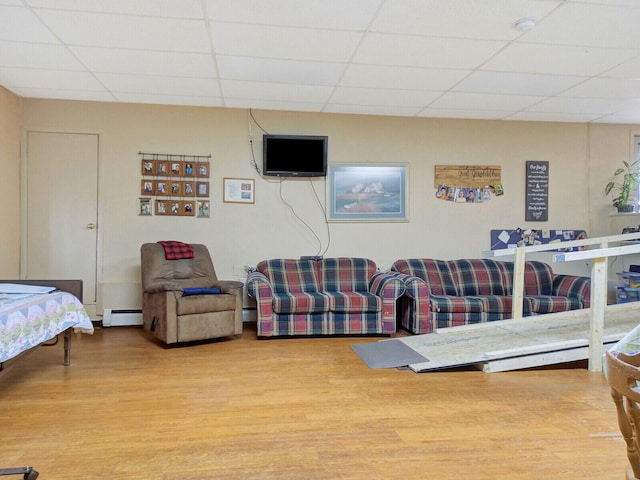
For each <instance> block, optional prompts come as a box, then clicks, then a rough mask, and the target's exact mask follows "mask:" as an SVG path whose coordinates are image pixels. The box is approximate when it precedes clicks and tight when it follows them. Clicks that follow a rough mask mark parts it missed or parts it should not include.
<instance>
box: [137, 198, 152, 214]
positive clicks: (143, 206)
mask: <svg viewBox="0 0 640 480" xmlns="http://www.w3.org/2000/svg"><path fill="white" fill-rule="evenodd" d="M152 208H153V207H152V205H151V198H148V197H140V198H139V199H138V215H140V216H149V215H152V214H153V211H152Z"/></svg>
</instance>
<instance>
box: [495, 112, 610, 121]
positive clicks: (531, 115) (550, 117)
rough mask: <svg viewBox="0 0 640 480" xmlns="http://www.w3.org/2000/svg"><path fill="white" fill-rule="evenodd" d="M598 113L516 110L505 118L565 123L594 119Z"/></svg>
mask: <svg viewBox="0 0 640 480" xmlns="http://www.w3.org/2000/svg"><path fill="white" fill-rule="evenodd" d="M598 117H599V115H596V114H589V113H541V112H530V111H524V112H517V113H514V114H512V115H509V116H508V117H505V120H521V121H529V122H545V121H546V122H549V121H551V122H566V123H585V122H591V121H593V120H596V119H597V118H598Z"/></svg>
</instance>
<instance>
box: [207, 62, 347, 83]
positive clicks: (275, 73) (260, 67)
mask: <svg viewBox="0 0 640 480" xmlns="http://www.w3.org/2000/svg"><path fill="white" fill-rule="evenodd" d="M217 62H218V69H219V71H220V78H225V79H232V80H249V81H254V82H276V83H295V84H304V85H333V84H335V83H336V82H338V80H340V77H341V76H342V74H343V72H344V69H345V67H346V64H345V63H329V62H303V61H292V60H275V59H269V58H251V57H236V56H229V55H218V57H217Z"/></svg>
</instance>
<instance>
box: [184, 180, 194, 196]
mask: <svg viewBox="0 0 640 480" xmlns="http://www.w3.org/2000/svg"><path fill="white" fill-rule="evenodd" d="M182 195H183V196H184V197H195V195H196V192H195V189H194V183H193V182H182Z"/></svg>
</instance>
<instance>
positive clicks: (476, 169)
mask: <svg viewBox="0 0 640 480" xmlns="http://www.w3.org/2000/svg"><path fill="white" fill-rule="evenodd" d="M434 179H435V181H434V188H438V186H440V185H448V186H454V187H460V188H483V187H484V186H486V185H495V184H498V183H502V167H500V166H493V165H436V166H435V175H434Z"/></svg>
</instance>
